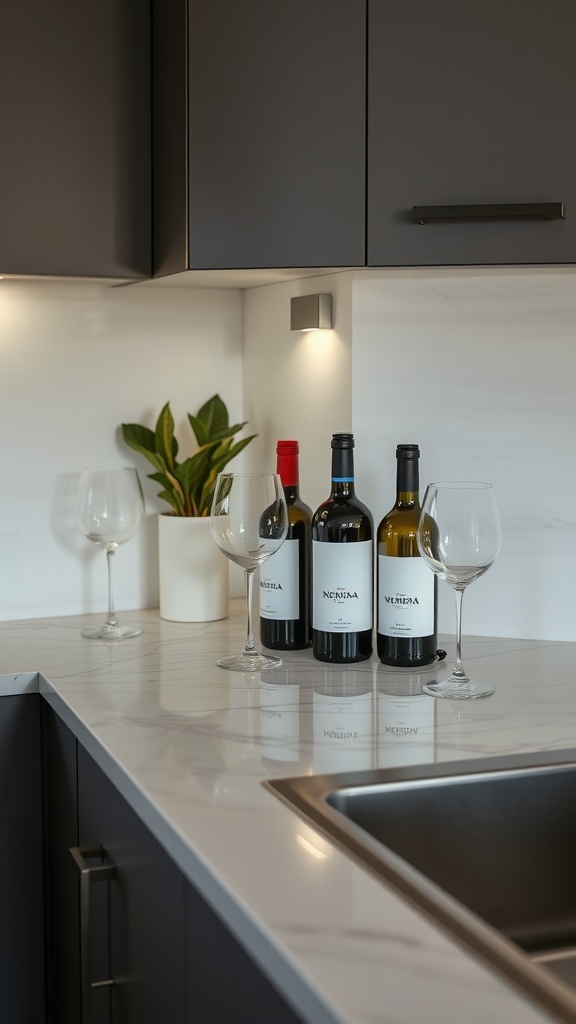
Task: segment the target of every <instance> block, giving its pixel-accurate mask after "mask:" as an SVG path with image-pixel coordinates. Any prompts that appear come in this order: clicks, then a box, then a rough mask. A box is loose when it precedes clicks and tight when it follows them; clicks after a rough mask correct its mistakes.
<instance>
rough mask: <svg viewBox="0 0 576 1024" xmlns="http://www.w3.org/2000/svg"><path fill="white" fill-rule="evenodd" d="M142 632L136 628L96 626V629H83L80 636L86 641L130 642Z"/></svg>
mask: <svg viewBox="0 0 576 1024" xmlns="http://www.w3.org/2000/svg"><path fill="white" fill-rule="evenodd" d="M141 632H142V630H141V629H138V628H137V627H136V626H107V625H104V626H98V627H97V629H83V630H82V636H83V637H86V639H87V640H131V639H132V637H134V636H140V634H141Z"/></svg>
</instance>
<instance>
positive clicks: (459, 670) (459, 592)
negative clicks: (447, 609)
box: [452, 587, 468, 681]
mask: <svg viewBox="0 0 576 1024" xmlns="http://www.w3.org/2000/svg"><path fill="white" fill-rule="evenodd" d="M454 597H455V598H456V664H455V665H454V668H453V670H452V675H453V676H456V677H457V678H458V679H464V680H466V681H467V680H468V676H467V675H466V672H465V671H464V666H463V664H462V598H463V597H464V590H463V588H462V587H459V588H458V589H456V590H454Z"/></svg>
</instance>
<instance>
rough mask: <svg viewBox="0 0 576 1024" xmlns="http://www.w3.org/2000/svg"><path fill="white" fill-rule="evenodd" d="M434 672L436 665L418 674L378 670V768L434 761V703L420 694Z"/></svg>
mask: <svg viewBox="0 0 576 1024" xmlns="http://www.w3.org/2000/svg"><path fill="white" fill-rule="evenodd" d="M437 671H438V667H437V665H436V666H431V667H428V668H426V667H424V668H422V669H420V670H419V671H417V672H410V671H409V670H407V669H404V670H403V671H402V670H401V671H394V670H391V669H387V668H386V666H384V665H379V666H378V667H377V669H376V692H377V698H376V704H377V736H378V742H377V767H378V768H394V767H398V766H399V765H408V764H426V763H429V762H431V761H434V760H435V738H436V730H435V726H436V707H437V702H436V701H435V700H434V698H432V697H429V696H427V694H425V693H422V687H423V686H424V684H425V683H427V682H432V681H433V680H434V679H435V677H436V673H437Z"/></svg>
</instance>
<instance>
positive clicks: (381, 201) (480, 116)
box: [368, 0, 576, 266]
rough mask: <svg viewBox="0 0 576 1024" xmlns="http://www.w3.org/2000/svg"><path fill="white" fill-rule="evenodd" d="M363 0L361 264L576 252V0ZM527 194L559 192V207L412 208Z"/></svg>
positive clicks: (559, 258) (511, 199)
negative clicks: (364, 245)
mask: <svg viewBox="0 0 576 1024" xmlns="http://www.w3.org/2000/svg"><path fill="white" fill-rule="evenodd" d="M368 9H369V22H368V40H369V51H368V68H369V73H368V263H369V265H371V266H399V265H405V266H415V265H419V266H426V265H439V264H448V265H458V264H527V263H532V264H533V263H573V262H575V261H576V135H575V132H574V111H575V110H576V3H575V2H574V0H546V2H544V0H505V2H502V0H482V2H481V3H479V2H478V0H435V2H434V3H432V2H431V0H410V2H409V3H407V2H406V0H368ZM532 203H563V204H564V205H565V219H542V220H541V219H536V218H535V219H530V218H528V219H508V218H505V219H493V218H491V217H490V218H487V219H482V218H480V219H477V218H476V217H471V216H470V214H472V213H474V214H476V213H478V212H481V211H477V210H475V211H474V210H464V211H457V212H458V218H455V219H451V220H446V221H442V220H437V221H436V220H430V221H428V222H427V223H425V224H424V225H421V224H419V223H416V222H415V221H414V219H413V216H412V208H413V207H414V206H434V207H436V206H445V205H448V206H454V205H457V206H459V205H462V206H467V207H468V206H478V205H482V204H496V205H500V204H532ZM488 212H490V211H488ZM492 212H495V211H492ZM496 212H504V213H506V212H507V211H496ZM528 212H529V211H528Z"/></svg>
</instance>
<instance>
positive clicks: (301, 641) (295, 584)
mask: <svg viewBox="0 0 576 1024" xmlns="http://www.w3.org/2000/svg"><path fill="white" fill-rule="evenodd" d="M298 453H299V446H298V442H297V441H278V444H277V445H276V458H277V468H276V472H277V473H278V476H279V477H280V479H281V481H282V486H283V487H284V494H285V497H286V504H287V506H288V523H289V526H288V533H287V535H286V540H285V541H284V543H283V544H282V547H281V548H279V550H278V551H277V552H276V553H275V554H274V555H272V557H271V558H269V559H268V561H267V562H265V563H264V565H263V566H262V567H261V569H260V639H261V641H262V643H263V645H264V647H269V648H271V649H272V650H276V651H297V650H301V649H302V648H304V647H310V645H311V643H312V640H311V636H310V524H311V520H312V509H311V508H308V505H305V504H304V502H303V501H302V500H301V499H300V490H299V487H300V484H299V466H298Z"/></svg>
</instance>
